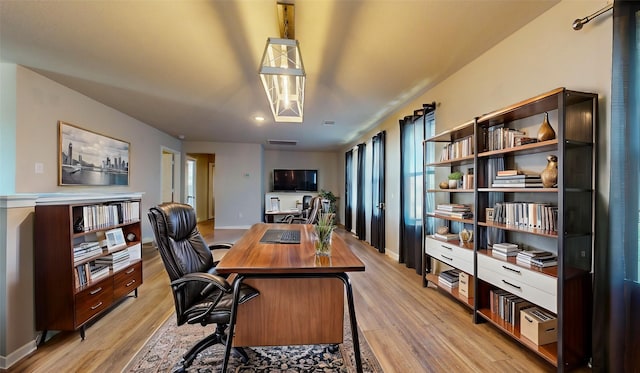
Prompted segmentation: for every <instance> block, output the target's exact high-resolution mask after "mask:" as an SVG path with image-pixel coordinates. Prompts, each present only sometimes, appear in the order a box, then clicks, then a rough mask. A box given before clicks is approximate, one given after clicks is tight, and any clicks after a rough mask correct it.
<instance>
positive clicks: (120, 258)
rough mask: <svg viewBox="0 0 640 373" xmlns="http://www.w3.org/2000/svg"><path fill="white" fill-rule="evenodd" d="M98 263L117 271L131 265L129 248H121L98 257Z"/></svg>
mask: <svg viewBox="0 0 640 373" xmlns="http://www.w3.org/2000/svg"><path fill="white" fill-rule="evenodd" d="M96 264H98V265H106V266H108V267H109V268H111V270H113V271H117V270H119V269H122V268H124V267H126V266H128V265H129V250H120V251H116V252H114V253H111V254H109V255H105V256H103V257H100V258H98V259H96Z"/></svg>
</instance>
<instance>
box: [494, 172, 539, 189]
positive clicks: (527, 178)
mask: <svg viewBox="0 0 640 373" xmlns="http://www.w3.org/2000/svg"><path fill="white" fill-rule="evenodd" d="M491 187H492V188H542V179H540V174H528V173H524V172H522V171H519V170H503V171H498V172H497V174H496V177H495V179H493V183H492V184H491Z"/></svg>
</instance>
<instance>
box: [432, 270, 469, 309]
mask: <svg viewBox="0 0 640 373" xmlns="http://www.w3.org/2000/svg"><path fill="white" fill-rule="evenodd" d="M426 276H427V280H428V281H429V282H431V283H432V284H434V285H435V286H436V287H437V288H438V289H440V290H441V291H443V292H445V293H447V294H449V295H451V297H452V298H454V299H455V300H457V301H458V302H460V303H461V304H463V305H465V306H467V307H468V308H470V309H473V297H470V298H465V297H463V296H462V295H460V292H459V291H458V288H453V289H449V288H447V287H445V286H442V285H440V284H439V283H438V275H435V274H433V273H427V275H426Z"/></svg>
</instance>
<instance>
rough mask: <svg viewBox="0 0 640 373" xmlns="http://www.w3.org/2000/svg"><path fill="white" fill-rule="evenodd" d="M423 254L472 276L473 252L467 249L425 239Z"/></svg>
mask: <svg viewBox="0 0 640 373" xmlns="http://www.w3.org/2000/svg"><path fill="white" fill-rule="evenodd" d="M425 252H426V253H427V254H428V255H430V256H431V257H432V258H434V259H436V260H439V261H441V262H442V263H446V264H447V265H450V266H452V267H454V268H458V269H460V270H462V271H464V272H467V273H471V274H473V251H471V250H469V249H465V248H462V247H458V246H456V245H452V244H449V243H446V242H442V241H438V240H436V239H433V238H429V237H427V238H426V245H425Z"/></svg>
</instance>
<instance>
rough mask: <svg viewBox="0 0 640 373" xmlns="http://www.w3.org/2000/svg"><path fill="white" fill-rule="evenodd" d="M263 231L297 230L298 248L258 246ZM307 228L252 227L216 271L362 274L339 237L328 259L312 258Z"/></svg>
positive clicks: (310, 227) (310, 232)
mask: <svg viewBox="0 0 640 373" xmlns="http://www.w3.org/2000/svg"><path fill="white" fill-rule="evenodd" d="M267 229H299V230H300V243H299V244H278V243H263V242H260V239H261V238H262V235H263V234H264V232H266V231H267ZM312 237H313V225H310V224H264V223H258V224H254V225H253V226H252V227H251V228H250V229H249V230H248V231H247V232H246V233H245V234H244V235H243V236H242V237H241V238H240V239H239V240H238V241H237V242H236V243H235V244H234V245H233V247H232V248H231V250H229V252H227V253H226V254H225V256H224V257H223V258H222V260H221V261H220V263H218V265H217V267H216V271H217V272H218V273H221V274H225V273H240V274H293V273H305V274H307V273H341V272H354V271H364V269H365V268H364V263H362V261H361V260H360V259H359V258H358V257H357V256H356V255H355V254H354V253H353V252H352V251H351V249H350V248H349V247H348V246H347V244H346V243H345V242H344V240H343V239H342V237H340V236H339V235H337V234H336V233H334V234H333V236H332V238H331V257H330V258H329V259H328V260H327V258H322V260H320V259H319V258H316V255H315V247H314V242H313V238H312Z"/></svg>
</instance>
